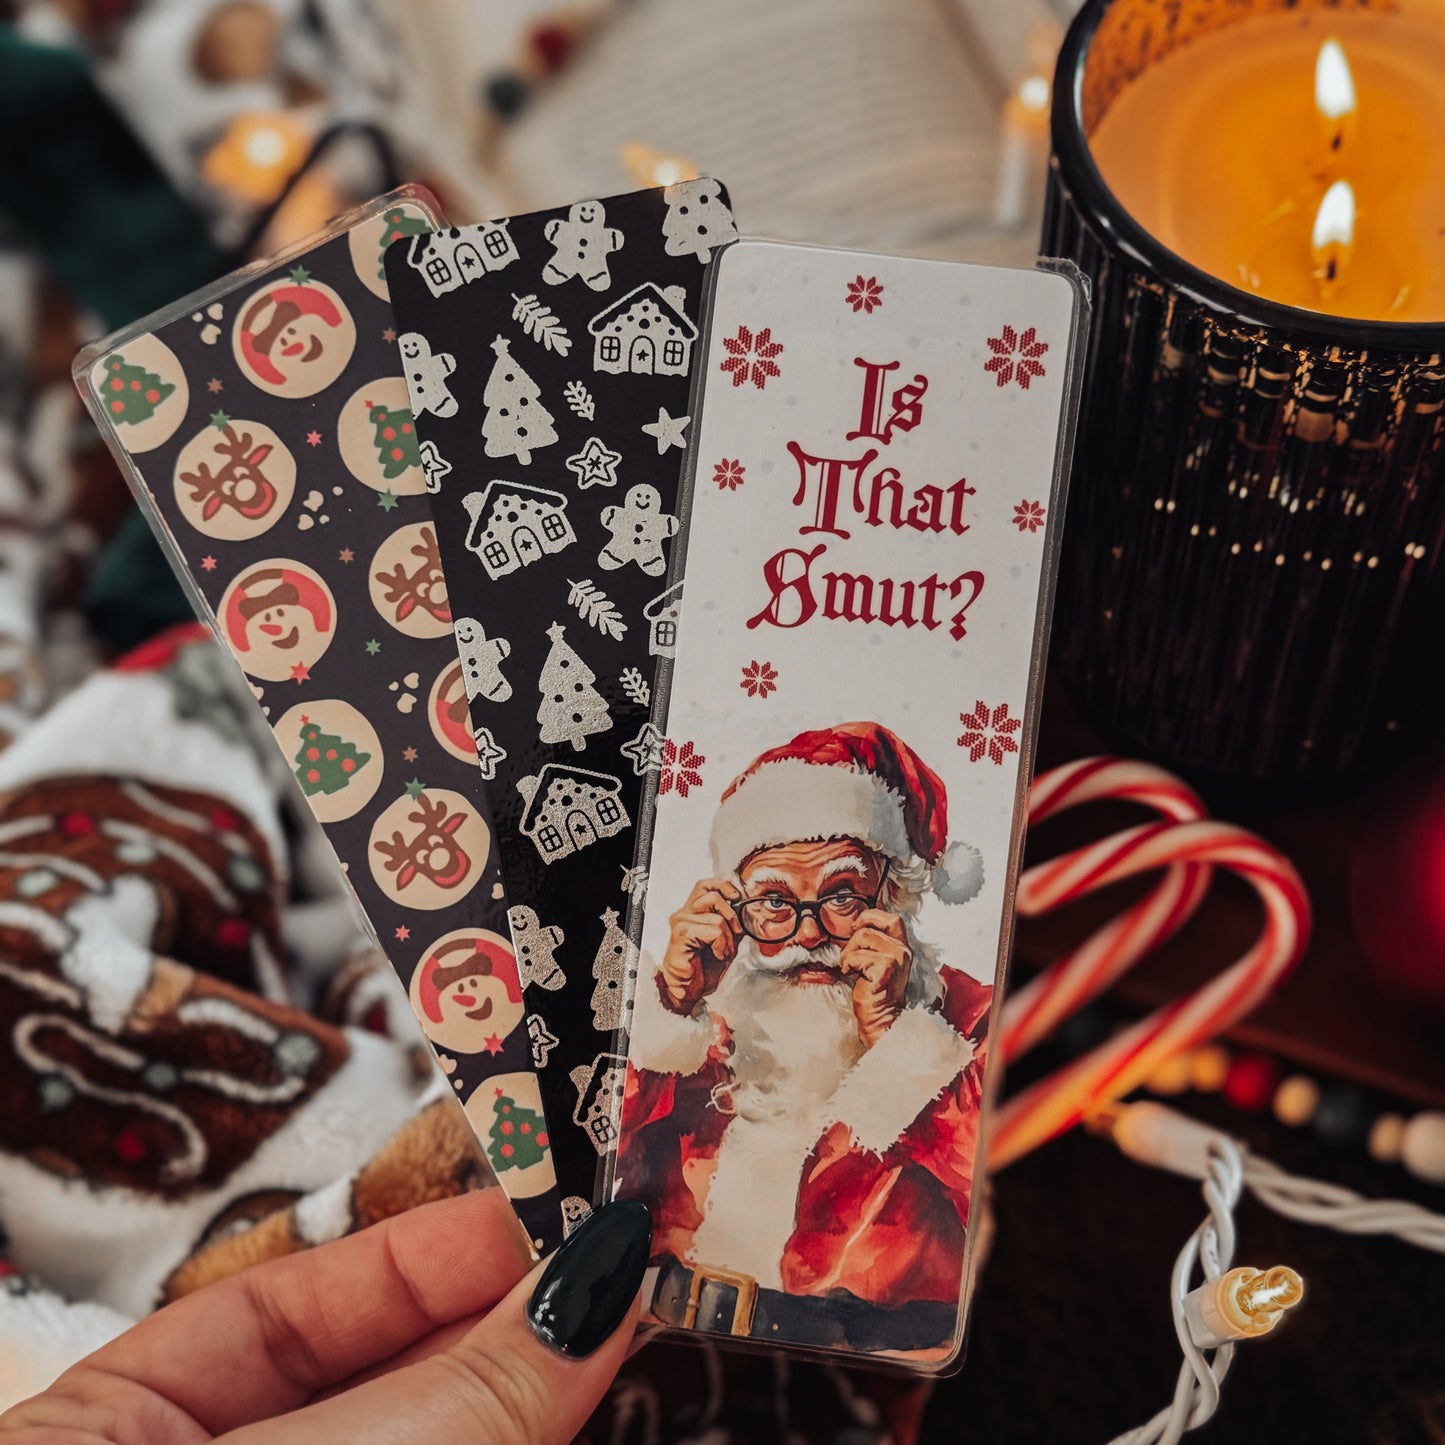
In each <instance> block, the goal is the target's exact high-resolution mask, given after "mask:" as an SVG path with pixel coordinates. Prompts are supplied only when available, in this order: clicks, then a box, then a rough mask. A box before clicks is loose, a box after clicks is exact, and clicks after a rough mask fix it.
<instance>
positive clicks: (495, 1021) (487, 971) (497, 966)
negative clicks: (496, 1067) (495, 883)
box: [410, 928, 523, 1054]
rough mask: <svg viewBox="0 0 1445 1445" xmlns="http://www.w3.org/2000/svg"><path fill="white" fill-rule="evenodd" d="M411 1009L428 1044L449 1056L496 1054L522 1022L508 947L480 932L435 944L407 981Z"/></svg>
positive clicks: (517, 980) (457, 934)
mask: <svg viewBox="0 0 1445 1445" xmlns="http://www.w3.org/2000/svg"><path fill="white" fill-rule="evenodd" d="M410 992H411V1006H412V1009H413V1011H414V1012H415V1014H416V1017H417V1022H418V1023H420V1024H421V1026H422V1031H423V1032H424V1033H425V1034H426V1036H427V1038H429V1039H430V1040H431V1041H432V1043H434V1044H435V1045H436V1046H437V1047H438V1048H440V1049H446V1050H447V1051H448V1052H449V1053H453V1054H480V1053H483V1052H485V1053H489V1054H497V1053H500V1052H501V1050H502V1045H503V1044H504V1043H505V1042H506V1040H507V1037H508V1035H509V1034H510V1033H511V1032H512V1030H513V1029H514V1028H516V1027H517V1025H518V1024H519V1023H521V1021H522V1012H523V1010H522V981H521V977H520V975H519V974H518V972H517V960H516V957H515V955H514V954H513V953H512V946H511V944H509V943H508V942H507V941H506V939H504V938H502V937H501V935H500V934H496V933H491V932H489V931H488V930H487V929H485V928H461V929H458V930H457V931H456V932H454V933H448V934H446V935H445V936H444V937H442V938H439V939H437V941H436V942H435V943H433V944H432V945H431V947H430V948H428V949H427V951H426V954H425V955H424V956H423V958H422V960H421V962H420V963H419V964H417V966H416V970H415V972H414V973H413V974H412V976H411V990H410Z"/></svg>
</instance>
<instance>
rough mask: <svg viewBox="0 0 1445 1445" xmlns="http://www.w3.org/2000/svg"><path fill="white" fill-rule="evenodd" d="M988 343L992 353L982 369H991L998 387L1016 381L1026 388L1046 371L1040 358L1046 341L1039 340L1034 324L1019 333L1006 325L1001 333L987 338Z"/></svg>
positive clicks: (1045, 347)
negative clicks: (1022, 332)
mask: <svg viewBox="0 0 1445 1445" xmlns="http://www.w3.org/2000/svg"><path fill="white" fill-rule="evenodd" d="M988 346H989V350H990V351H992V352H993V355H992V356H991V357H990V358H989V359H988V361H987V362H985V363H984V368H983V369H984V370H985V371H991V372H993V373H994V375H995V376H996V377H997V378H998V384H999V385H1000V386H1007V385H1008V384H1009V382H1011V381H1017V382H1018V384H1019V385H1020V386H1021V387H1022V388H1023V389H1024V390H1025V391H1027V390H1028V389H1029V383H1030V382H1031V381H1032V380H1033V379H1034V377H1036V376H1043V375H1044V374H1045V373H1044V367H1043V363H1042V362H1041V361H1040V360H1039V357H1041V356H1042V355H1043V354H1044V352H1046V351H1047V350H1048V349H1049V343H1048V342H1047V341H1040V340H1039V337H1038V328H1037V327H1033V326H1030V327H1029V329H1028V330H1027V331H1025V332H1024V334H1023V335H1022V336H1020V335H1019V333H1018V332H1017V331H1015V330H1014V329H1013V327H1012V326H1005V327H1004V329H1003V335H1002V336H990V337H989V339H988Z"/></svg>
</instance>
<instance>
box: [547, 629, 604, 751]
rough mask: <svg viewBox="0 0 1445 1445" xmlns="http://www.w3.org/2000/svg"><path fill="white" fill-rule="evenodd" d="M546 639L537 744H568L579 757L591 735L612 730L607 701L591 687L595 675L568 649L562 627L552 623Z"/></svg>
mask: <svg viewBox="0 0 1445 1445" xmlns="http://www.w3.org/2000/svg"><path fill="white" fill-rule="evenodd" d="M547 636H548V637H550V638H551V639H552V650H551V651H550V652H549V653H548V654H547V661H546V662H545V663H543V664H542V676H541V677H540V678H539V679H538V682H537V686H538V688H539V689H540V691H541V694H542V702H541V705H540V706H539V707H538V708H537V721H538V723H539V724H540V725H541V729H542V730H541V732H540V733H539V734H538V741H540V742H543V743H571V744H572V746H573V747H574V748H575V749H576V750H577V751H578V752H579V753H580V752H581V751H582V749H583V748H585V747H586V746H587V738H588V737H589V736H590V735H591V734H592V733H605V732H606V731H607V729H608V728H610V727H611V726H612V717H611V715H610V714H609V713H608V711H607V699H606V698H604V697H603V696H602V694H601V693H600V692H598V691H597V689H596V688H595V687H593V686H592V684H593V683H594V682H596V681H597V674H596V673H595V672H593V671H592V669H591V668H590V667H588V666H587V664H586V663H585V662H583V661H582V659H581V658H580V657H578V656H577V654H576V653H575V652H574V651H573V650H572V648H571V647H570V646H568V644H567V639H566V637H565V636H564V629H563V627H562V624H561V623H560V622H554V623H553V624H552V625H551V626H550V627H549V628H548V629H547Z"/></svg>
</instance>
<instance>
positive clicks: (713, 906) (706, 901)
mask: <svg viewBox="0 0 1445 1445" xmlns="http://www.w3.org/2000/svg"><path fill="white" fill-rule="evenodd" d="M692 911H693V912H694V913H715V914H717V916H718V917H719V918H722V919H724V920H726V922H727V923H728V925H729V926H730V927H732V928H741V927H742V924H741V923H739V922H738V915H737V911H736V910H735V909H734V908H733V906H732V904H731V903H730V902H729V901H728V900H727V899H726V898H725V897H724V896H723V895H722V894H721V893H719V892H718V891H717V890H716V889H712V890H710V891H709V892H707V893H704V894H703V895H702V897H701V898H699V899H698V900H697V903H696V905H695V907H694V908H693V909H692Z"/></svg>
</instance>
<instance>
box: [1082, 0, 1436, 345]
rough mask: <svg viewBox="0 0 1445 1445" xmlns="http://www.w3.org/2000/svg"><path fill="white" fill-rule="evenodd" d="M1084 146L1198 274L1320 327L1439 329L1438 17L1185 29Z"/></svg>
mask: <svg viewBox="0 0 1445 1445" xmlns="http://www.w3.org/2000/svg"><path fill="white" fill-rule="evenodd" d="M1089 148H1090V151H1091V152H1092V155H1093V157H1094V161H1095V163H1096V164H1097V166H1098V167H1099V170H1100V172H1101V174H1102V175H1103V178H1104V180H1105V182H1106V183H1107V185H1108V186H1109V188H1110V190H1112V191H1113V193H1114V195H1115V196H1116V197H1117V198H1118V200H1119V202H1120V203H1121V204H1122V205H1123V206H1124V208H1125V210H1127V211H1129V212H1130V214H1131V215H1132V216H1133V217H1134V219H1135V220H1137V221H1138V222H1139V223H1140V224H1141V225H1142V226H1144V228H1145V229H1146V230H1148V231H1149V232H1150V233H1151V234H1152V235H1154V236H1155V237H1156V238H1157V239H1158V240H1160V241H1161V242H1162V243H1163V244H1164V245H1166V246H1167V247H1168V248H1169V249H1170V250H1171V251H1173V252H1175V253H1176V254H1177V255H1179V256H1181V257H1183V258H1184V259H1185V260H1186V261H1188V262H1190V263H1191V264H1192V265H1194V266H1197V267H1198V268H1199V269H1200V270H1202V271H1207V272H1208V273H1209V274H1210V275H1212V276H1216V277H1218V278H1220V279H1221V280H1224V281H1227V282H1229V283H1230V284H1231V285H1234V286H1238V287H1240V288H1241V289H1242V290H1245V291H1250V292H1253V293H1254V294H1256V295H1259V296H1263V297H1267V298H1268V299H1270V300H1272V301H1278V302H1282V303H1284V304H1285V305H1290V306H1300V307H1305V308H1307V309H1309V310H1313V311H1322V312H1326V313H1328V314H1330V315H1335V316H1348V317H1355V318H1358V319H1362V320H1374V321H1441V320H1445V6H1434V7H1432V6H1431V5H1430V4H1422V3H1417V4H1415V5H1413V6H1409V7H1401V8H1400V9H1398V10H1397V9H1394V8H1393V7H1385V6H1378V7H1375V8H1368V9H1348V10H1347V9H1334V8H1331V9H1328V10H1323V9H1314V10H1305V11H1299V10H1295V9H1288V10H1274V11H1269V12H1267V13H1261V14H1258V15H1254V16H1251V17H1249V19H1248V20H1247V21H1245V22H1242V23H1240V24H1237V25H1232V26H1229V27H1226V28H1223V29H1219V30H1215V31H1211V32H1209V33H1205V34H1201V35H1196V36H1195V37H1194V38H1193V39H1191V40H1190V41H1189V43H1188V44H1185V45H1181V46H1179V47H1178V48H1177V49H1175V50H1174V51H1173V52H1172V53H1171V54H1169V55H1167V56H1166V57H1164V58H1163V59H1162V60H1161V61H1160V62H1159V63H1157V64H1155V65H1152V66H1150V67H1149V68H1148V69H1147V70H1146V71H1145V72H1144V73H1142V74H1141V75H1140V76H1139V77H1138V78H1137V79H1136V80H1135V81H1134V82H1133V83H1131V84H1130V85H1128V86H1126V87H1125V88H1123V89H1122V90H1121V91H1120V93H1119V94H1118V96H1117V97H1116V98H1115V100H1114V102H1113V104H1111V105H1110V106H1109V108H1108V110H1107V111H1106V112H1105V113H1104V115H1103V116H1102V117H1101V119H1100V120H1099V123H1098V124H1097V126H1095V127H1094V128H1093V130H1092V131H1091V132H1090V134H1089ZM1340 183H1344V184H1345V185H1346V186H1347V188H1348V195H1347V193H1346V191H1342V190H1340V189H1339V186H1340ZM1347 211H1348V213H1349V214H1348V217H1346V212H1347ZM1322 253H1324V254H1323V259H1322Z"/></svg>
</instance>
